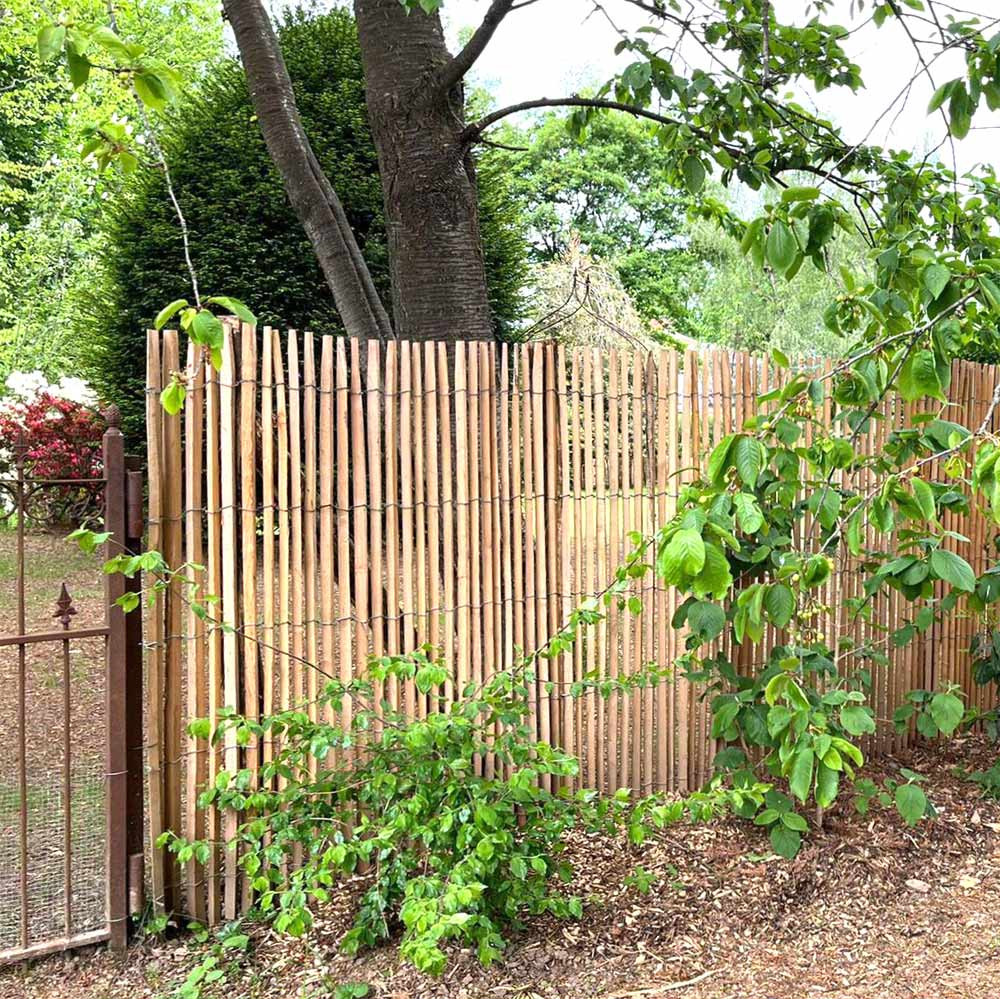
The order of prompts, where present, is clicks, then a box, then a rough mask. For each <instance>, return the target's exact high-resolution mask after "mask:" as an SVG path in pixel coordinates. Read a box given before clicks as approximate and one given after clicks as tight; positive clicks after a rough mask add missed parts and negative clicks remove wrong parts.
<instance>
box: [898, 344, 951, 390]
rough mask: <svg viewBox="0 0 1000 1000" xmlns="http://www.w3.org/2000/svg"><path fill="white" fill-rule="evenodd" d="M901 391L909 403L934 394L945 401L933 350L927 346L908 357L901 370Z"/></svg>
mask: <svg viewBox="0 0 1000 1000" xmlns="http://www.w3.org/2000/svg"><path fill="white" fill-rule="evenodd" d="M899 393H900V395H901V396H902V397H903V399H905V400H906V401H907V402H908V403H912V402H914V400H917V399H920V398H921V397H922V396H933V397H934V398H935V399H940V400H942V401H944V393H943V391H942V389H941V380H940V379H939V378H938V372H937V361H936V360H935V358H934V352H933V351H930V350H927V349H926V348H925V349H924V350H921V351H916V352H915V353H914V354H911V355H910V357H909V358H907V359H906V362H905V363H904V365H903V367H902V369H901V370H900V372H899Z"/></svg>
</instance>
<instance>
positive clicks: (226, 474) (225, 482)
mask: <svg viewBox="0 0 1000 1000" xmlns="http://www.w3.org/2000/svg"><path fill="white" fill-rule="evenodd" d="M235 401H236V358H235V354H234V348H233V329H232V326H231V325H230V324H228V323H227V324H225V328H224V334H223V340H222V371H221V372H220V373H219V432H220V438H221V441H220V444H221V448H220V456H221V462H222V471H221V493H222V594H221V596H222V621H223V623H224V625H225V628H224V630H223V635H222V664H223V667H222V696H223V702H224V704H225V707H226V708H227V709H230V710H232V711H239V708H240V661H239V656H240V653H239V636H238V634H237V631H236V630H237V628H239V626H240V615H239V597H238V594H239V568H238V564H237V560H238V558H239V557H238V551H239V549H238V547H237V541H236V525H237V517H236V448H237V428H236V419H235V417H236V408H235ZM223 764H224V765H225V769H226V771H228V772H229V773H230V774H231V775H235V774H236V772H237V771H238V770H239V753H238V750H237V746H236V732H235V730H234V729H233V728H232V727H229V728H227V729H226V732H225V735H224V736H223ZM236 826H237V815H236V813H235V812H233V811H232V810H231V809H228V810H226V811H225V812H224V813H223V815H222V836H223V840H224V841H225V846H224V848H223V851H224V855H223V856H224V872H225V881H224V884H223V906H222V912H223V916H224V917H225V919H226V920H235V919H236V912H237V905H238V902H239V900H238V896H237V878H236V860H237V859H236V849H235V847H232V848H230V846H229V844H230V843H231V842H232V839H233V838H234V837H235V836H236Z"/></svg>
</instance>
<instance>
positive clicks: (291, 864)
mask: <svg viewBox="0 0 1000 1000" xmlns="http://www.w3.org/2000/svg"><path fill="white" fill-rule="evenodd" d="M430 652H431V651H430V650H429V649H428V648H424V649H420V650H417V651H416V652H415V653H413V654H411V655H407V656H387V657H381V658H379V659H378V660H375V661H373V663H372V665H371V668H370V674H369V675H368V676H366V677H364V678H361V679H358V680H355V681H353V682H352V683H351V684H350V685H349V686H347V687H345V686H344V685H342V684H341V683H340V682H339V681H331V682H329V683H328V684H327V685H326V687H325V689H324V693H323V695H322V697H321V698H320V699H319V701H318V704H317V706H316V711H315V713H312V714H313V715H315V716H317V717H318V721H317V720H316V719H314V718H310V714H309V713H307V712H306V711H304V710H299V711H286V712H282V713H279V714H277V715H275V716H271V717H269V718H266V719H264V720H262V721H261V722H255V721H253V720H250V719H247V718H245V717H241V716H237V715H234V714H232V713H230V712H224V713H222V714H223V718H222V721H221V722H220V723H219V726H218V728H217V730H216V732H215V733H211V732H210V728H209V722H208V720H207V719H202V720H198V721H196V722H194V723H192V724H191V726H190V731H191V733H192V734H193V735H194V736H196V737H200V738H203V739H204V738H208V737H209V736H211V737H212V738H213V739H214V740H215V741H216V742H218V741H220V740H222V739H223V736H224V734H225V733H227V732H228V733H230V734H231V736H232V738H234V739H235V742H236V744H237V745H239V746H247V745H257V746H259V745H260V744H261V743H264V742H269V743H270V745H271V746H272V748H273V754H274V756H273V759H272V760H270V761H268V762H267V763H265V764H264V765H263V766H262V767H260V768H258V769H250V768H244V769H241V770H238V771H222V772H220V773H218V774H217V775H215V776H214V778H213V779H210V781H209V784H208V785H207V787H206V790H205V791H204V792H203V793H202V794H201V796H200V797H199V800H198V804H199V807H200V808H203V809H204V808H208V807H213V806H214V807H215V808H218V809H220V810H222V811H228V812H234V813H236V814H237V817H238V820H239V825H238V828H237V833H236V837H235V841H234V849H235V850H236V851H237V852H238V860H239V864H240V866H241V868H242V869H243V872H244V874H245V876H246V877H247V879H248V881H249V883H250V885H251V887H252V889H253V891H254V893H255V897H256V900H257V907H258V912H259V913H260V914H261V915H262V916H264V917H265V918H267V919H270V920H273V922H274V926H275V929H276V930H278V931H281V932H284V933H289V934H301V933H303V932H304V931H306V930H307V929H308V928H309V927H310V926H311V924H312V919H313V918H312V913H313V909H314V907H315V906H316V904H319V903H323V902H324V901H326V900H327V899H328V897H329V893H330V892H331V891H332V887H333V886H334V885H335V884H336V883H337V882H338V881H340V880H341V879H342V878H348V877H350V876H351V875H352V874H355V873H357V872H358V871H359V870H360V871H363V872H366V873H367V878H366V880H365V889H364V891H363V893H362V895H361V896H360V899H359V900H358V901H357V904H356V908H355V915H354V924H353V926H352V927H351V929H350V930H349V931H348V932H347V934H346V936H345V937H344V939H343V941H342V942H341V946H342V948H343V949H344V950H345V951H346V952H347V953H348V954H354V953H356V952H358V951H361V950H363V949H368V948H371V947H373V946H375V945H377V944H379V943H380V942H382V941H384V940H386V939H387V938H390V937H391V936H393V935H394V934H395V933H396V932H397V931H399V930H401V931H402V934H401V938H400V954H401V956H402V957H403V958H404V959H405V960H407V961H409V962H411V963H413V964H414V965H415V966H416V967H417V968H419V969H421V970H423V971H425V972H429V973H432V974H440V973H441V972H442V971H443V969H444V967H445V963H446V954H445V951H444V948H443V946H444V944H445V942H447V941H448V940H451V939H454V940H457V941H458V942H460V943H462V944H465V945H467V946H471V947H473V948H475V949H476V952H477V954H478V957H479V960H480V961H481V962H482V963H483V964H484V965H489V964H490V963H491V962H493V961H494V960H495V959H497V958H499V957H500V955H501V953H502V951H503V949H504V947H505V945H506V940H505V935H506V933H507V931H508V929H511V928H517V927H518V926H520V925H521V924H522V923H523V921H524V920H525V919H526V918H527V917H529V916H533V915H537V914H542V913H550V914H552V915H553V916H555V917H557V918H563V919H571V918H579V917H580V916H581V915H582V912H583V903H582V901H581V900H580V899H579V898H578V897H576V896H573V895H571V894H569V893H568V892H567V890H566V883H568V882H569V881H570V879H571V878H572V875H573V870H572V868H571V866H570V864H569V863H568V861H567V859H566V857H565V853H564V852H565V847H566V835H567V834H568V833H569V832H570V831H571V830H574V829H581V830H588V831H594V832H597V831H604V832H607V833H613V832H615V831H618V830H620V829H623V828H626V827H627V829H628V835H629V838H630V840H631V841H632V842H633V843H641V842H642V841H643V840H644V839H645V838H646V837H647V836H648V835H650V834H651V833H652V832H653V831H654V830H656V829H659V828H662V827H664V826H666V825H668V824H672V823H677V822H680V821H682V820H685V819H688V820H695V821H702V820H706V819H708V818H710V817H712V816H715V815H718V814H719V813H721V812H725V811H728V810H732V809H737V808H738V807H740V806H742V805H744V804H747V805H749V804H752V806H753V809H757V808H759V807H760V805H761V804H762V803H763V801H764V796H765V794H769V792H770V786H769V785H765V784H761V783H759V782H756V781H750V782H748V783H747V784H745V785H743V786H742V787H741V788H740V789H739V790H733V789H729V788H725V787H723V785H722V781H721V779H716V780H714V781H713V782H712V783H711V784H710V785H709V786H707V787H706V789H704V790H703V791H700V792H695V793H694V794H692V795H690V796H689V797H687V798H686V799H675V800H672V801H668V800H665V799H664V798H662V797H660V796H650V797H648V798H645V799H640V800H639V801H638V802H636V801H634V800H632V799H631V796H630V793H629V790H628V789H621V790H620V791H618V792H617V793H616V794H615V795H614V796H610V797H609V796H601V795H599V794H598V793H597V792H594V791H590V790H579V791H575V792H571V791H569V789H568V787H567V782H568V781H571V780H573V779H574V778H575V777H576V775H577V774H578V771H579V766H578V762H577V760H576V758H575V757H573V756H572V755H570V754H568V753H566V752H565V751H564V750H561V749H559V748H557V747H553V746H551V745H550V744H548V743H545V742H543V741H540V740H538V739H537V737H536V736H535V734H534V731H533V726H532V724H531V706H530V700H529V699H530V696H531V695H530V690H531V688H532V686H533V685H534V683H535V679H534V675H533V673H532V664H531V662H530V661H529V662H527V663H525V662H522V663H520V664H518V665H516V666H514V667H512V668H511V669H510V670H505V671H502V672H500V673H497V674H495V675H493V676H492V677H490V678H488V679H487V680H486V681H484V682H482V683H481V684H478V683H472V684H470V685H468V686H467V687H466V689H465V690H464V691H462V692H459V693H458V694H457V695H456V697H455V700H454V702H453V703H452V704H450V705H448V704H447V703H446V702H445V698H444V694H445V691H446V689H447V688H449V687H451V686H452V685H453V678H451V677H450V676H449V675H448V674H447V671H446V670H445V668H444V667H443V665H442V664H441V663H440V662H439V661H437V660H435V659H433V658H432V656H431V655H430ZM383 683H384V684H386V685H390V684H391V685H395V684H397V683H412V684H414V685H415V686H416V688H417V689H418V690H419V691H420V692H421V694H422V696H423V697H424V698H426V699H427V703H428V705H429V710H428V712H427V715H426V717H425V718H422V719H407V718H406V717H405V716H404V715H403V714H401V713H400V712H398V711H396V710H394V709H392V708H390V707H389V706H388V704H387V703H386V702H384V701H382V702H381V704H380V703H379V698H378V697H377V692H378V688H379V686H380V685H382V684H383ZM601 684H602V685H603V686H605V687H606V688H607V690H608V692H610V691H611V690H617V688H616V687H615V685H614V684H613V683H611V682H607V681H603V682H601ZM589 687H590V689H592V687H600V685H598V684H597V683H596V682H595V683H594V684H593V685H592V686H589ZM347 702H350V704H351V706H352V713H353V714H352V717H351V721H350V723H349V724H345V725H343V726H341V725H338V724H334V723H331V722H329V721H327V720H328V719H329V718H337V717H339V716H340V714H341V712H342V710H343V709H344V707H345V705H346V703H347ZM487 758H492V760H493V761H495V762H496V767H495V770H494V769H493V768H491V767H490V766H489V765H488V764H487ZM160 843H161V845H166V846H168V847H169V848H170V850H172V851H173V852H175V853H176V855H177V858H178V861H180V862H181V863H185V862H187V861H189V860H191V859H195V860H199V861H202V862H204V861H206V860H207V859H208V857H209V853H210V845H209V843H208V842H206V841H188V840H185V839H183V838H180V837H176V836H174V835H172V834H170V833H167V834H164V835H163V836H162V838H161V840H160ZM297 857H301V859H302V861H301V864H300V865H299V866H298V867H295V860H296V858H297Z"/></svg>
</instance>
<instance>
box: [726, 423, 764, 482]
mask: <svg viewBox="0 0 1000 1000" xmlns="http://www.w3.org/2000/svg"><path fill="white" fill-rule="evenodd" d="M733 462H734V464H735V465H736V471H737V472H738V473H739V474H740V479H742V480H743V482H744V483H746V484H747V486H749V487H750V489H753V488H754V487H755V486H756V485H757V479H758V477H759V476H760V473H761V470H762V469H763V468H764V446H763V445H762V444H761V443H760V442H759V441H758V440H757V439H756V438H752V437H748V436H747V435H746V434H741V435H740V436H739V437H738V438H737V439H736V445H735V447H734V449H733Z"/></svg>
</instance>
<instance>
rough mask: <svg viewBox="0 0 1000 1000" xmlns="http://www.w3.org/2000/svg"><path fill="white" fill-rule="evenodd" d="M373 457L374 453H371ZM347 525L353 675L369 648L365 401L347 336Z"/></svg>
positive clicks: (357, 352) (354, 343)
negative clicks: (351, 559) (350, 539)
mask: <svg viewBox="0 0 1000 1000" xmlns="http://www.w3.org/2000/svg"><path fill="white" fill-rule="evenodd" d="M373 458H374V456H373ZM351 484H352V487H353V488H352V494H351V505H352V508H353V509H352V511H351V515H352V516H351V528H352V531H353V533H354V595H355V596H354V614H355V621H354V656H355V674H360V673H361V671H362V669H363V668H364V666H365V664H366V661H367V659H368V656H369V654H370V653H371V648H370V646H369V631H370V627H371V622H370V619H369V608H368V588H369V581H368V573H369V569H370V566H369V558H368V463H367V462H366V460H365V403H364V398H363V397H362V395H361V345H360V344H359V343H358V339H357V337H352V338H351Z"/></svg>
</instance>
